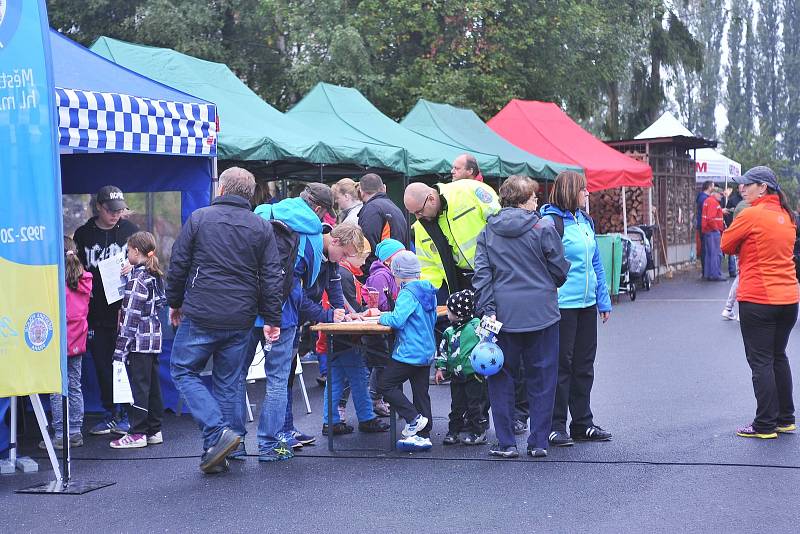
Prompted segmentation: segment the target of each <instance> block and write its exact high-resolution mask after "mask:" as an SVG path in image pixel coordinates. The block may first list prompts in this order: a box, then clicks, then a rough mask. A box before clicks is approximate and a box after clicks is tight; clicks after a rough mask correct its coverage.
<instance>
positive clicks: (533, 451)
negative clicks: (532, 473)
mask: <svg viewBox="0 0 800 534" xmlns="http://www.w3.org/2000/svg"><path fill="white" fill-rule="evenodd" d="M528 456H533V457H534V458H544V457H545V456H547V449H540V448H539V447H531V446H530V445H528Z"/></svg>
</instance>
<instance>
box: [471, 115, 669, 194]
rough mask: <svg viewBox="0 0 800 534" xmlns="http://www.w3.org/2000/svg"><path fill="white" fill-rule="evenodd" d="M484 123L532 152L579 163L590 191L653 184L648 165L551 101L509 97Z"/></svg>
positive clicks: (553, 158) (548, 157)
mask: <svg viewBox="0 0 800 534" xmlns="http://www.w3.org/2000/svg"><path fill="white" fill-rule="evenodd" d="M487 124H488V125H489V127H490V128H491V129H492V130H494V131H495V132H497V133H498V134H500V135H501V136H503V137H505V138H506V139H507V140H508V141H510V142H512V143H513V144H515V145H517V146H518V147H520V148H521V149H523V150H527V151H528V152H530V153H531V154H536V155H537V156H539V157H541V158H545V159H548V160H551V161H559V162H562V163H572V164H575V165H580V166H581V167H583V168H584V169H585V173H586V181H587V184H588V189H589V191H599V190H601V189H609V188H612V187H621V186H629V187H650V186H651V185H653V170H652V169H651V168H650V166H649V165H647V164H646V163H642V162H640V161H637V160H635V159H633V158H630V157H628V156H626V155H625V154H623V153H622V152H618V151H616V150H614V149H613V148H611V147H610V146H608V145H606V144H605V143H603V142H602V141H600V140H599V139H597V138H596V137H594V136H593V135H592V134H590V133H589V132H587V131H586V130H584V129H583V128H581V127H580V126H579V125H578V124H577V123H575V121H573V120H572V119H570V118H569V116H568V115H567V114H566V113H564V112H563V111H561V108H559V107H558V106H557V105H555V104H553V103H551V102H536V101H532V100H516V99H515V100H512V101H511V102H509V103H508V104H506V106H505V107H504V108H503V109H501V110H500V112H499V113H498V114H497V115H495V116H494V117H492V118H491V119H490V120H489V122H488V123H487Z"/></svg>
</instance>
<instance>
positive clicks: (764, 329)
mask: <svg viewBox="0 0 800 534" xmlns="http://www.w3.org/2000/svg"><path fill="white" fill-rule="evenodd" d="M739 319H740V321H741V329H742V340H743V341H744V352H745V355H746V356H747V363H748V364H749V365H750V369H751V370H752V372H753V391H754V392H755V395H756V417H755V419H754V420H753V429H755V431H756V432H763V433H769V432H774V431H775V426H776V425H788V424H791V423H794V402H793V401H792V370H791V368H790V367H789V359H788V358H787V357H786V344H787V343H788V342H789V334H790V333H791V331H792V327H793V326H794V323H795V321H797V304H786V305H772V304H755V303H753V302H739Z"/></svg>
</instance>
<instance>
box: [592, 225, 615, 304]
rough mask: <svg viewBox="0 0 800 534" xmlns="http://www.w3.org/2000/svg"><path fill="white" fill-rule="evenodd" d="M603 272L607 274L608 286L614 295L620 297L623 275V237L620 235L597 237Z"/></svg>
mask: <svg viewBox="0 0 800 534" xmlns="http://www.w3.org/2000/svg"><path fill="white" fill-rule="evenodd" d="M595 239H596V240H597V248H598V250H599V251H600V259H601V260H602V262H603V270H604V271H605V272H606V285H607V286H608V290H609V292H610V293H611V294H612V295H619V279H620V275H621V274H622V236H621V235H620V234H601V235H597V236H595Z"/></svg>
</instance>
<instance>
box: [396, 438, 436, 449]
mask: <svg viewBox="0 0 800 534" xmlns="http://www.w3.org/2000/svg"><path fill="white" fill-rule="evenodd" d="M431 447H433V443H431V440H430V438H423V437H422V436H416V435H414V436H410V437H407V438H403V439H400V440H397V450H400V451H428V450H430V449H431Z"/></svg>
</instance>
